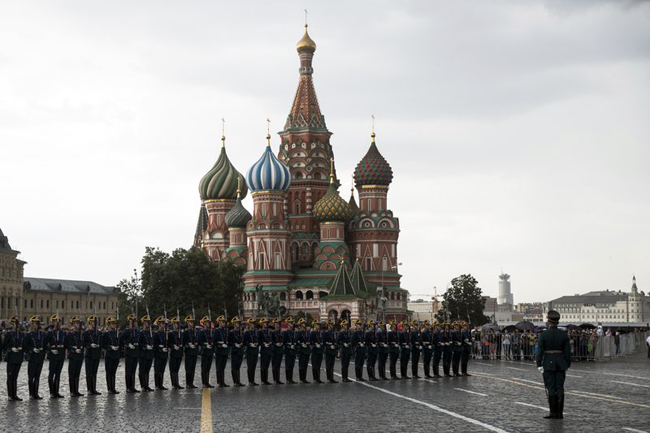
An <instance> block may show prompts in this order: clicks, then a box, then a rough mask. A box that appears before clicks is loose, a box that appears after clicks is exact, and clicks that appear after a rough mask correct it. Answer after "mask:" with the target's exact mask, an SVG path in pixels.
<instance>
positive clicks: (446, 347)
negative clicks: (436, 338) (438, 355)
mask: <svg viewBox="0 0 650 433" xmlns="http://www.w3.org/2000/svg"><path fill="white" fill-rule="evenodd" d="M441 342H442V343H441V344H442V371H443V372H444V374H445V376H446V377H451V374H449V370H450V369H451V357H452V354H453V350H454V348H453V347H452V341H451V332H450V331H449V330H444V331H442V338H441Z"/></svg>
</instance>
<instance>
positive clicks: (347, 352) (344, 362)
mask: <svg viewBox="0 0 650 433" xmlns="http://www.w3.org/2000/svg"><path fill="white" fill-rule="evenodd" d="M336 344H337V345H338V346H339V347H340V348H341V377H343V382H352V381H351V380H350V379H349V378H348V370H349V369H350V360H351V359H352V338H351V335H350V331H349V330H347V329H346V330H344V331H341V332H339V335H338V337H337V339H336Z"/></svg>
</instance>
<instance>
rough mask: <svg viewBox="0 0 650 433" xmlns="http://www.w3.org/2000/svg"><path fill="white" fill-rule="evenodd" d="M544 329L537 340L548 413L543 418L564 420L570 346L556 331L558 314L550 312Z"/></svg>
mask: <svg viewBox="0 0 650 433" xmlns="http://www.w3.org/2000/svg"><path fill="white" fill-rule="evenodd" d="M546 320H547V322H546V326H547V327H548V329H546V330H545V331H544V332H542V333H541V335H540V336H539V340H538V351H537V369H538V370H539V371H540V372H541V373H542V374H543V376H544V387H545V388H546V395H547V397H548V406H549V409H550V413H549V414H548V415H547V416H545V417H544V418H550V419H562V418H564V380H565V378H566V371H567V370H568V369H569V367H571V344H570V342H569V337H568V336H567V334H566V332H565V331H562V330H560V329H558V327H557V325H558V323H560V313H558V312H557V311H555V310H550V311H549V312H548V314H547V316H546Z"/></svg>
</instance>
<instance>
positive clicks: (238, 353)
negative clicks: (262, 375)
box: [228, 329, 244, 386]
mask: <svg viewBox="0 0 650 433" xmlns="http://www.w3.org/2000/svg"><path fill="white" fill-rule="evenodd" d="M243 340H244V339H243V337H242V333H241V329H231V330H230V332H229V333H228V345H229V346H230V374H231V375H232V381H233V382H234V383H235V386H244V384H242V383H241V379H240V369H241V364H242V362H243V361H244V341H243Z"/></svg>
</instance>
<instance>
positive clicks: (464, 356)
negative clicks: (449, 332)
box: [460, 322, 473, 376]
mask: <svg viewBox="0 0 650 433" xmlns="http://www.w3.org/2000/svg"><path fill="white" fill-rule="evenodd" d="M460 324H461V326H462V328H463V329H462V333H461V337H462V340H463V352H462V353H461V355H460V372H461V374H462V375H463V376H471V374H469V373H468V372H467V364H468V363H469V357H470V355H471V354H472V345H473V344H472V333H471V332H470V330H469V324H467V323H465V322H460Z"/></svg>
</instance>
